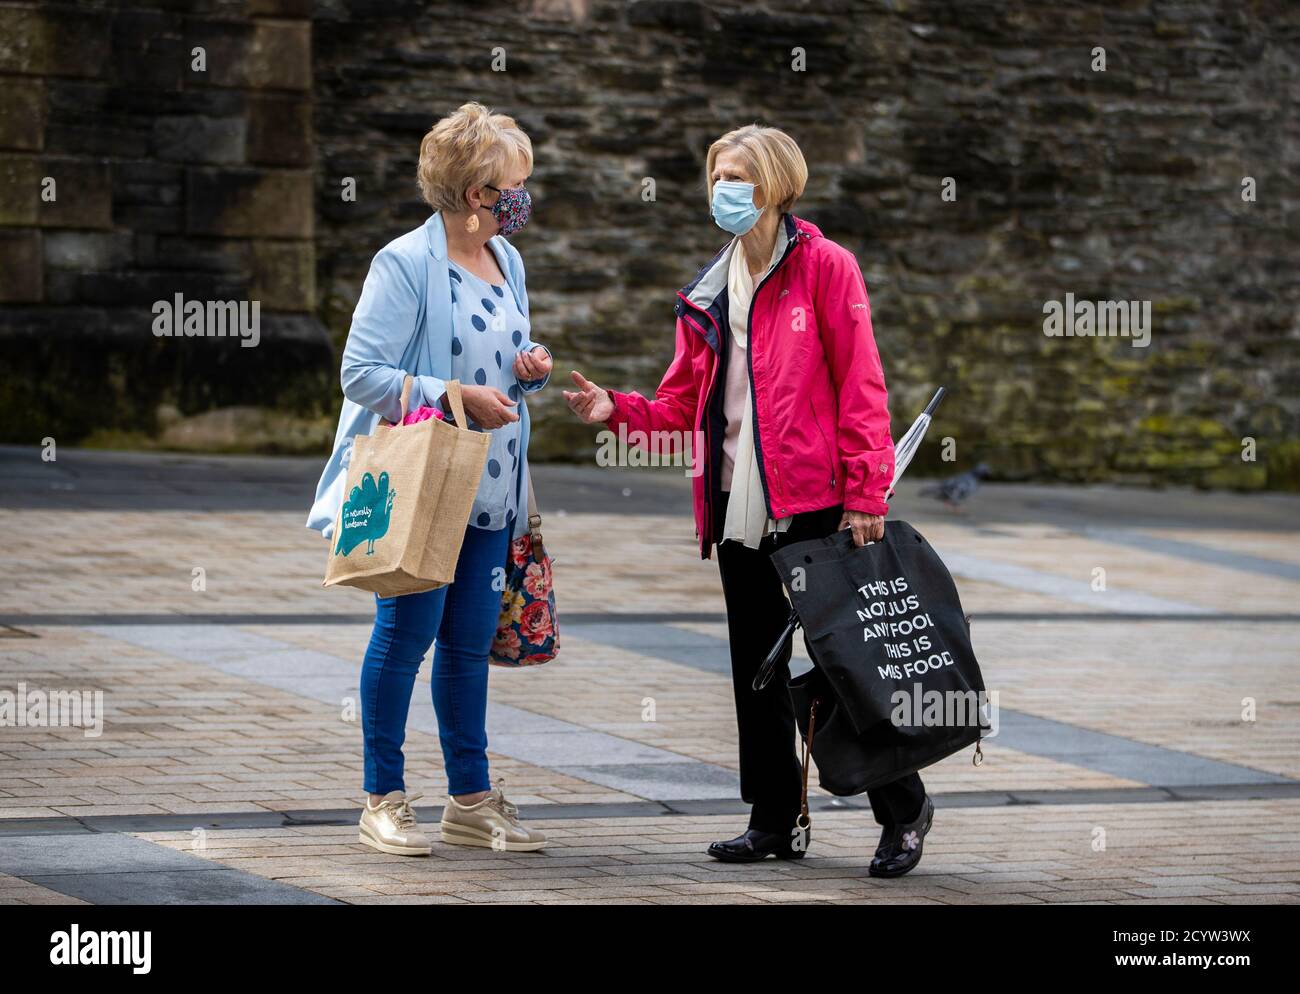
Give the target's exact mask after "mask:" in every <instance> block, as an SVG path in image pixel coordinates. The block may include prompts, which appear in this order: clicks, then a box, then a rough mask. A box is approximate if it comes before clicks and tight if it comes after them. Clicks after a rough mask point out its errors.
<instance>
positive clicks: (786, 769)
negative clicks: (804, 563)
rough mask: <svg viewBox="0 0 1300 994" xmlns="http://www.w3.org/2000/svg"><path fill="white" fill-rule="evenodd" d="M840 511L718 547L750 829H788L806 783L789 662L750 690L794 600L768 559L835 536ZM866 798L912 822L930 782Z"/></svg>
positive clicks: (912, 780)
mask: <svg viewBox="0 0 1300 994" xmlns="http://www.w3.org/2000/svg"><path fill="white" fill-rule="evenodd" d="M718 511H719V516H718V520H719V521H724V520H726V494H723V499H722V502H721V505H720V506H719V508H718ZM842 514H843V510H842V509H841V508H839V507H834V508H826V509H825V510H821V511H810V512H808V513H807V514H797V515H795V517H794V520H793V521H791V522H790V529H789V531H786V532H783V533H781V534H778V535H769V536H767V537H766V538H764V539H763V543H762V545H761V546H760V547H759V548H757V549H747V548H745V547H744V546H743V545H741V544H740V543H739V542H722V543H720V544H719V545H718V546H717V556H718V569H719V571H720V572H721V574H722V593H723V596H724V598H725V599H726V603H727V632H728V637H729V639H730V643H731V679H732V685H733V690H734V691H735V695H736V725H737V726H738V728H739V731H740V796H741V797H742V798H743V799H744V800H745V801H746V802H747V803H749V804H752V805H753V808H752V809H751V811H750V816H749V827H750V828H754V829H758V830H759V831H763V832H782V833H784V832H788V831H790V829H791V828H793V827H794V823H795V818H796V817H797V816H798V814H799V793H800V781H801V768H800V765H799V757H798V754H797V752H796V746H795V736H796V734H797V733H796V728H795V721H794V705H793V704H792V703H791V701H790V692H789V691H788V690H787V689H786V682H787V681H788V680H789V679H790V670H789V666H788V665H787V666H782V667H780V668H779V669H778V670H777V673H776V676H775V677H773V679H772V681H771V682H770V683H769V684H768V685H767V686H766V687H764V688H763V689H762V690H759V691H755V690H754V689H753V688H752V687H751V683H752V682H753V679H754V674H755V673H757V672H758V668H759V666H760V665H762V662H763V660H764V659H765V658H766V657H767V653H768V651H769V650H770V649H771V648H772V643H774V642H775V641H776V640H777V639H778V638H779V637H780V635H781V631H782V630H783V629H784V628H785V622H786V618H787V617H789V614H790V602H789V601H788V600H787V599H786V596H785V591H784V590H783V589H782V587H781V581H780V579H779V577H778V576H777V572H776V567H774V566H773V565H772V561H771V558H770V557H771V555H772V552H773V551H774V550H775V549H776V548H777V547H778V546H782V545H788V544H789V543H791V542H804V541H807V540H808V539H811V538H821V537H822V536H824V535H830V534H831V533H833V532H834V531H835V530H836V528H837V527H838V526H839V523H840V517H841V516H842ZM867 797H868V799H870V801H871V811H872V814H874V815H875V816H876V821H877V822H879V823H880V824H881V825H885V826H888V825H898V824H906V823H908V822H911V821H915V820H916V818H917V816H918V815H919V814H920V812H921V804H922V803H923V801H924V800H925V786H924V785H923V784H922V783H921V778H920V777H919V776H918V775H917V774H915V773H909V774H908V775H907V776H904V777H901V778H900V779H898V780H895V781H894V782H892V783H888V784H885V785H884V786H883V787H877V788H876V789H874V790H869V791H867Z"/></svg>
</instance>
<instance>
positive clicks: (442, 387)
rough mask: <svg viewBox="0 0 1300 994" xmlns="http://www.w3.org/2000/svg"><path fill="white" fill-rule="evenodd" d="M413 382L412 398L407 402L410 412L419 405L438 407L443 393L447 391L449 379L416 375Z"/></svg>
mask: <svg viewBox="0 0 1300 994" xmlns="http://www.w3.org/2000/svg"><path fill="white" fill-rule="evenodd" d="M412 379H413V380H414V382H413V383H412V384H411V399H410V400H409V401H408V402H407V403H408V404H409V405H410V410H408V411H407V412H406V413H407V414H410V413H411V411H414V410H415V409H416V408H417V407H437V406H438V402H439V401H440V400H442V395H443V394H445V393H446V392H447V381H446V380H440V379H438V377H436V376H415V377H412Z"/></svg>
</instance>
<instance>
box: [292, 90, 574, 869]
mask: <svg viewBox="0 0 1300 994" xmlns="http://www.w3.org/2000/svg"><path fill="white" fill-rule="evenodd" d="M532 168H533V151H532V143H531V142H530V141H529V139H528V136H527V135H526V134H524V132H523V131H521V130H520V129H519V127H518V125H516V123H515V122H514V120H513V119H511V118H509V117H506V116H505V115H502V114H493V113H491V112H490V111H488V110H487V109H486V108H485V107H483V106H481V105H480V104H476V103H468V104H465V105H464V106H462V107H461V108H459V109H458V110H457V111H456V112H455V113H453V114H451V115H450V116H449V117H446V118H444V119H443V120H441V121H439V122H438V123H437V124H436V125H434V127H433V129H432V130H430V131H429V133H428V134H427V135H425V136H424V140H423V141H422V142H421V144H420V165H419V171H418V178H419V184H420V191H421V193H422V194H423V195H424V199H425V201H426V202H427V203H428V204H429V206H430V207H432V208H433V210H434V214H433V216H432V217H430V218H429V220H428V221H426V222H425V223H424V224H423V225H422V226H420V227H419V228H416V229H415V230H414V231H409V232H407V233H406V234H405V235H402V236H401V237H400V238H398V239H396V240H394V241H392V242H390V243H389V244H388V245H386V246H384V248H383V249H381V250H380V252H379V254H378V255H376V256H375V258H374V261H373V262H371V264H370V272H369V273H368V274H367V276H366V281H365V285H364V286H363V287H362V290H361V299H360V300H359V301H358V302H357V308H356V311H355V312H354V313H353V315H352V328H351V330H350V331H349V333H348V340H347V345H346V346H345V348H344V350H343V367H342V376H341V379H342V384H343V394H344V397H345V398H346V400H345V401H344V404H343V410H342V413H341V414H340V416H339V427H338V432H337V434H336V435H335V439H334V452H333V454H332V455H331V456H330V460H329V462H328V463H327V464H326V466H325V471H324V473H323V474H322V475H321V479H320V484H319V485H318V487H317V490H316V502H315V504H314V505H313V506H312V509H311V514H310V517H309V518H308V521H307V526H308V527H309V528H315V529H317V530H319V531H321V532H322V533H323V534H324V535H326V536H327V537H328V536H329V535H330V533H331V532H332V531H333V527H334V520H335V517H336V515H337V513H338V509H339V506H340V505H341V504H342V502H343V494H344V488H345V484H346V476H347V462H348V458H349V457H350V455H351V451H352V442H353V439H354V438H355V437H356V436H357V435H368V434H370V433H371V432H372V431H373V430H374V429H375V426H376V425H377V424H378V422H379V419H380V418H381V417H382V418H386V419H388V420H390V421H396V420H398V419H399V418H400V416H401V394H402V385H403V382H404V381H405V379H406V377H407V376H408V375H409V376H411V377H412V378H413V383H412V388H411V396H410V401H409V406H410V409H412V410H413V409H415V408H416V407H420V406H423V405H427V406H429V407H440V406H441V405H442V403H443V400H444V395H445V390H446V381H447V380H450V379H456V380H459V381H460V382H461V383H462V385H463V387H462V389H463V395H464V406H465V413H466V416H467V417H468V418H469V420H470V421H471V425H470V427H474V428H478V429H480V430H483V431H489V432H491V435H492V437H491V445H490V447H489V450H488V459H487V463H486V465H485V467H484V470H483V477H482V479H481V481H480V484H479V489H478V493H477V494H476V496H475V500H474V507H473V510H472V511H471V513H470V523H469V527H468V528H467V529H466V532H465V540H464V544H463V545H462V546H461V551H460V559H459V561H458V562H457V565H456V577H455V580H454V581H453V582H452V583H451V584H449V585H447V586H445V587H439V588H438V589H436V590H430V591H427V592H425V593H420V594H408V595H406V596H404V597H388V598H376V602H377V611H376V616H375V627H374V630H373V632H372V633H371V636H370V645H369V647H368V649H367V650H366V655H365V660H364V662H363V663H362V668H361V724H362V731H363V735H364V741H365V784H364V787H365V790H366V791H367V793H368V794H369V797H368V799H367V801H366V806H365V810H364V811H363V812H362V815H361V831H360V841H361V842H363V843H365V844H366V845H369V846H371V847H373V848H375V849H378V850H379V851H381V852H386V853H394V854H397V855H412V856H427V855H428V854H429V852H430V850H431V846H430V842H429V839H428V836H426V835H425V834H424V833H423V832H422V831H421V830H420V828H419V826H418V824H417V823H416V819H415V814H414V812H413V810H412V808H411V801H413V800H414V799H415V798H416V797H418V796H419V795H418V794H412V795H410V796H409V797H408V796H407V794H406V792H405V790H406V785H405V782H404V780H403V768H404V760H403V756H402V743H403V742H404V740H405V737H406V716H407V711H408V708H409V707H410V701H411V691H412V689H413V688H414V685H415V676H416V673H417V672H418V670H419V668H420V664H421V662H423V659H424V656H425V654H426V653H427V652H428V651H429V647H430V645H432V644H433V642H434V640H435V637H436V639H437V648H436V650H435V651H434V655H433V673H432V679H431V683H432V687H433V704H434V710H435V711H436V712H437V716H438V738H439V741H440V744H441V746H442V755H443V760H444V762H445V764H446V768H447V781H448V793H449V795H450V796H449V797H448V799H447V804H446V806H445V808H444V814H443V818H442V826H441V836H442V840H443V841H444V842H450V843H453V844H458V845H472V846H484V847H489V848H493V849H498V850H506V851H528V850H534V849H540V848H542V846H544V845H545V844H546V839H545V837H544V836H543V835H542V833H540V832H538V831H536V830H535V829H529V828H528V827H527V826H525V825H523V824H522V823H521V822H520V820H519V812H518V810H517V809H516V808H515V806H514V805H513V804H511V803H510V802H509V801H508V800H506V798H505V795H504V794H503V793H502V791H501V787H500V784H499V783H498V784H497V785H496V786H495V787H494V786H493V785H492V783H491V780H490V778H489V776H488V760H487V731H486V718H487V679H488V650H489V648H490V647H491V644H492V638H493V635H494V634H495V632H496V626H497V618H498V615H499V613H500V606H501V592H500V590H499V589H498V588H499V585H498V584H496V583H494V581H495V580H496V578H497V575H498V574H497V573H496V571H497V570H500V569H502V568H503V567H504V566H505V563H506V552H507V548H508V546H509V543H510V541H511V539H512V538H516V537H518V536H519V535H522V534H523V533H524V532H525V531H527V524H528V522H527V518H528V514H527V507H528V435H529V421H528V406H527V404H526V403H525V402H524V394H526V393H532V392H534V391H537V390H540V389H541V388H542V387H544V386H545V385H546V382H547V380H548V379H549V377H550V373H551V355H550V352H549V351H548V350H547V349H546V348H545V347H544V346H541V345H537V344H536V343H534V342H533V341H532V339H531V337H530V334H529V331H530V329H529V320H528V292H527V290H526V289H525V287H524V266H523V262H522V261H521V260H520V258H519V252H518V251H517V250H516V249H515V248H514V246H512V245H511V244H510V243H509V242H507V241H506V238H507V237H508V236H509V235H510V234H512V233H513V232H515V231H518V230H519V229H520V228H522V227H523V226H524V224H526V223H527V221H528V217H529V215H530V214H531V210H532V202H531V200H530V198H529V195H528V191H527V190H526V189H525V188H524V181H525V180H526V179H527V178H528V176H529V174H530V173H531V172H532ZM444 410H445V408H444Z"/></svg>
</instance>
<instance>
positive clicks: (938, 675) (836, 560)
mask: <svg viewBox="0 0 1300 994" xmlns="http://www.w3.org/2000/svg"><path fill="white" fill-rule="evenodd" d="M772 563H773V565H774V566H775V567H776V570H777V572H778V573H779V574H780V577H781V582H782V583H783V584H784V585H785V588H786V590H787V592H788V593H789V595H790V601H791V603H792V604H793V606H794V611H795V613H796V614H797V615H798V617H799V620H800V621H801V623H802V624H803V627H804V637H805V641H806V643H807V646H808V651H809V655H810V656H811V657H812V659H813V664H814V665H813V668H812V669H811V670H810V671H809V672H807V673H804V674H801V675H800V676H799V677H796V678H795V679H794V680H792V681H790V685H789V688H790V695H791V698H792V699H793V701H794V705H795V715H796V720H797V722H798V725H799V730H800V733H801V734H802V735H803V737H804V741H805V742H808V741H809V739H810V737H811V751H812V756H813V759H814V760H815V761H816V763H817V769H818V773H819V777H820V780H821V785H822V787H824V788H825V789H826V790H828V791H830V792H831V793H832V794H837V795H840V796H845V795H850V794H860V793H862V792H863V791H865V790H868V789H870V788H873V787H879V786H881V785H883V784H886V783H889V782H890V781H892V780H896V779H898V778H899V777H901V776H904V775H906V774H908V773H912V772H915V771H916V770H919V769H921V768H923V767H926V766H929V765H930V764H932V763H936V762H938V761H939V760H941V759H943V758H944V757H945V756H949V755H951V754H952V753H954V752H957V751H958V750H960V749H962V748H964V747H966V746H968V745H971V744H972V743H976V744H978V742H979V739H980V736H981V733H982V731H983V730H984V729H985V728H987V727H988V725H987V712H986V711H985V710H984V705H985V696H984V678H983V676H982V675H981V674H980V669H979V664H978V663H977V662H976V660H975V653H974V650H973V649H972V648H971V642H970V631H969V627H968V625H967V623H966V616H965V614H964V613H963V611H962V607H961V600H960V599H959V598H958V596H957V587H956V585H955V584H954V583H953V581H952V576H951V575H950V574H949V573H948V570H947V567H945V566H944V564H943V560H941V559H940V558H939V555H938V553H936V552H935V551H934V549H933V547H932V546H931V545H930V543H929V542H927V541H926V540H925V538H924V537H923V536H922V535H921V533H920V532H918V531H917V530H916V529H915V528H913V527H912V526H911V525H909V524H908V523H907V522H905V521H888V522H886V523H885V535H884V538H883V539H882V540H881V541H879V542H874V543H871V544H869V545H864V546H861V547H858V546H855V545H854V544H853V537H852V532H851V531H850V530H848V529H845V530H842V531H839V532H836V533H835V534H834V535H830V536H827V537H826V538H821V539H814V540H812V541H808V542H799V543H797V544H794V545H788V546H786V547H784V548H782V549H779V550H777V551H776V552H775V553H774V554H773V555H772ZM790 649H791V647H790V643H789V640H788V639H787V640H785V641H784V643H783V644H782V645H780V646H778V647H775V648H774V650H773V656H772V657H769V660H768V665H769V667H770V666H772V665H776V664H778V663H780V662H788V661H789V658H790ZM756 683H757V681H756ZM810 726H813V727H810ZM810 732H812V733H813V734H812V735H811V736H810Z"/></svg>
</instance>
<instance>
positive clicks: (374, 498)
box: [324, 376, 490, 597]
mask: <svg viewBox="0 0 1300 994" xmlns="http://www.w3.org/2000/svg"><path fill="white" fill-rule="evenodd" d="M410 395H411V378H410V377H409V376H408V377H407V378H406V382H405V383H404V384H403V386H402V417H405V416H406V414H407V412H408V404H409V402H410ZM447 401H448V403H449V404H450V406H451V413H452V414H453V415H454V416H455V418H456V423H455V425H454V426H453V425H451V424H448V423H447V422H445V421H439V420H437V419H434V418H430V419H429V420H427V421H420V422H417V423H415V424H409V425H403V424H401V421H400V420H399V421H398V424H397V426H392V425H389V424H387V423H381V424H380V425H378V426H377V427H376V428H375V431H374V433H373V434H371V435H359V436H357V439H356V441H355V442H354V443H353V446H352V458H351V461H350V462H349V463H348V478H347V487H346V488H345V491H344V492H345V494H346V497H345V498H344V501H343V506H342V507H340V508H339V513H338V517H337V518H336V519H335V522H334V535H333V537H332V538H331V540H330V554H329V561H328V563H327V565H326V567H325V583H324V585H325V586H327V587H332V586H334V585H335V584H343V585H345V586H349V587H360V588H361V589H362V590H371V591H374V592H375V593H376V594H378V595H379V596H380V597H395V596H397V595H399V594H415V593H419V592H420V591H423V590H432V589H433V588H434V587H441V586H443V585H445V584H448V583H450V582H451V581H452V580H453V579H454V578H455V575H456V560H457V559H458V558H459V557H460V545H461V541H462V540H463V539H464V537H465V527H466V525H467V524H468V523H469V515H470V510H471V508H472V507H473V504H474V495H475V494H476V493H477V492H478V485H479V480H480V479H481V478H482V475H483V464H484V463H485V462H486V461H487V451H488V445H489V441H490V440H489V438H488V435H487V433H486V432H479V431H471V430H470V429H469V428H468V427H467V424H468V422H467V420H466V417H465V407H464V404H463V402H462V400H461V392H460V383H459V382H458V381H456V380H448V381H447Z"/></svg>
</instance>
